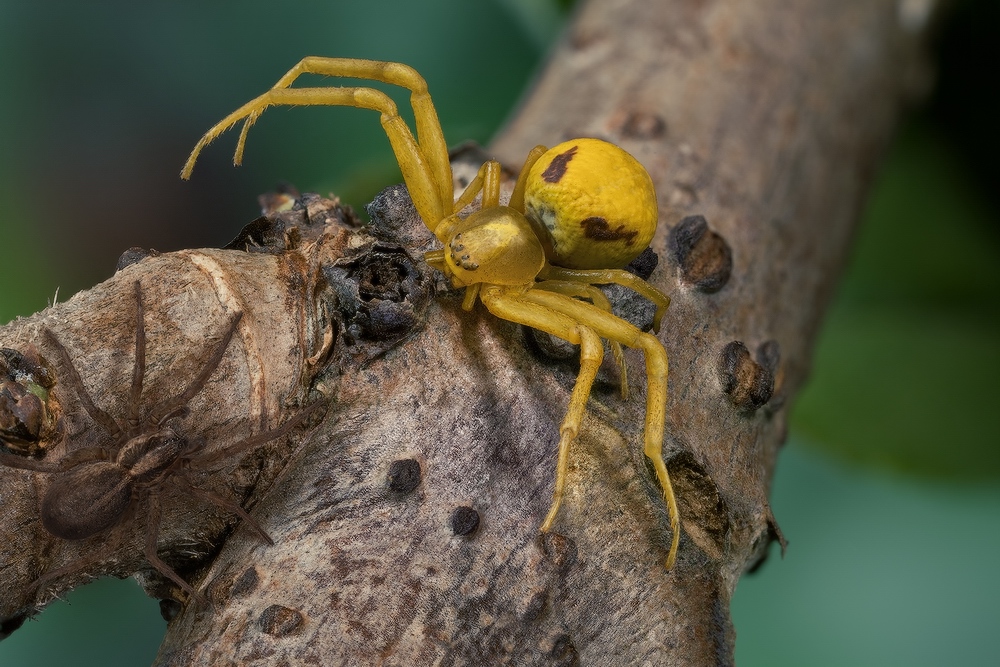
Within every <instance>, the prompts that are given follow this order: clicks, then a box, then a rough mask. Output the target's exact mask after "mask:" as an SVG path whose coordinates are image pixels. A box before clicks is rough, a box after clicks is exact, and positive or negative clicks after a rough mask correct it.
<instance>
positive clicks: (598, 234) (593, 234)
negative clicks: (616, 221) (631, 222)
mask: <svg viewBox="0 0 1000 667" xmlns="http://www.w3.org/2000/svg"><path fill="white" fill-rule="evenodd" d="M580 226H581V227H583V235H584V236H586V237H587V238H588V239H593V240H595V241H625V245H632V242H633V241H635V237H636V236H638V234H639V232H638V231H636V230H634V229H632V230H629V231H625V225H618V227H616V228H615V229H611V225H609V224H608V221H607V220H605V219H604V218H602V217H600V216H593V217H590V218H587V219H585V220H582V221H580Z"/></svg>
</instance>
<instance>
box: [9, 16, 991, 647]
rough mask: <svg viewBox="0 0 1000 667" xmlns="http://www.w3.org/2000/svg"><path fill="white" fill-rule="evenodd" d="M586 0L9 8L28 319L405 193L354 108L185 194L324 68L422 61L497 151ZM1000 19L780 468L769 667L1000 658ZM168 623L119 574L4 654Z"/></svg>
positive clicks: (74, 599) (758, 633) (960, 76)
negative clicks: (996, 42)
mask: <svg viewBox="0 0 1000 667" xmlns="http://www.w3.org/2000/svg"><path fill="white" fill-rule="evenodd" d="M566 4H568V3H565V2H554V1H548V0H546V1H543V0H537V1H533V0H495V1H493V2H479V3H469V2H459V1H457V0H453V1H446V0H434V1H431V2H422V3H419V4H418V3H409V2H389V1H387V0H369V1H368V2H366V3H364V6H363V8H362V7H361V3H348V2H325V3H321V2H307V1H305V0H295V1H293V2H286V3H283V4H282V5H281V9H280V10H279V9H278V8H277V7H278V4H277V3H273V2H271V3H269V2H262V1H260V0H249V1H248V0H245V1H244V2H240V3H235V2H206V0H199V1H198V2H195V1H193V0H183V1H176V0H175V1H173V2H159V1H158V2H145V3H135V2H124V1H122V0H118V1H114V2H100V3H71V2H54V1H50V2H45V3H40V2H29V0H0V95H2V100H3V103H2V104H0V239H2V241H0V285H2V286H3V287H0V322H6V321H8V320H10V319H12V318H13V317H15V316H16V315H26V314H29V313H32V312H35V311H38V310H41V309H42V308H44V307H45V306H46V305H47V303H48V302H49V301H51V299H52V298H53V296H54V295H55V294H56V292H57V289H58V294H59V296H58V298H59V299H60V300H64V299H65V298H67V297H68V296H70V295H71V294H73V293H74V292H76V291H78V290H80V289H84V288H86V287H88V286H91V285H93V284H94V283H96V282H99V281H101V280H103V279H105V278H107V277H108V276H110V275H111V273H112V272H113V270H114V265H115V262H116V260H117V258H118V255H119V254H120V253H121V252H122V251H123V250H125V249H126V248H128V247H130V246H143V247H154V248H157V249H158V250H162V251H169V250H175V249H178V248H183V247H198V246H219V245H221V244H224V243H226V242H227V241H229V240H230V239H231V238H232V237H233V236H234V235H235V234H236V233H237V231H239V229H240V228H241V227H242V225H243V224H244V223H246V222H247V221H249V220H251V219H253V218H254V217H256V215H257V208H256V196H257V194H259V193H261V192H264V191H267V190H269V189H272V188H273V186H274V185H275V184H276V183H278V182H279V181H283V180H284V181H289V182H292V183H295V184H296V185H297V186H298V187H299V188H300V189H302V190H304V191H306V190H309V191H318V192H322V193H326V192H336V193H338V194H340V195H341V196H342V197H343V198H344V199H345V200H346V201H349V202H353V203H355V204H361V203H363V202H365V201H367V198H368V197H369V196H370V195H371V194H373V193H374V192H376V191H377V190H378V189H379V188H380V187H381V186H383V185H385V184H388V183H392V182H396V181H398V180H399V175H398V171H397V170H396V168H395V165H394V162H393V159H392V156H391V153H390V151H389V148H388V143H387V142H386V140H385V138H384V135H383V134H382V131H381V128H380V126H379V124H378V122H377V118H376V117H375V116H374V114H372V113H371V112H366V111H359V110H353V109H341V110H338V111H336V113H335V114H334V113H331V112H330V111H329V110H323V109H276V110H272V111H269V112H268V114H267V115H266V116H265V118H264V120H263V121H262V122H260V123H258V125H257V126H256V127H255V128H254V131H253V132H252V133H251V135H250V140H249V145H248V150H247V159H246V164H247V166H246V167H244V168H242V169H239V170H237V169H233V168H232V167H231V166H230V158H231V150H232V147H233V145H234V142H235V136H227V137H224V138H223V139H222V140H221V141H220V142H219V143H218V144H216V145H213V146H212V147H211V148H210V149H209V150H208V151H207V152H206V153H205V154H204V156H203V157H202V159H201V161H200V162H199V164H198V167H197V168H196V170H195V173H194V178H193V180H192V181H191V182H190V183H184V182H181V181H180V180H179V179H178V178H177V173H178V171H179V169H180V166H181V164H182V163H183V161H184V159H185V157H186V155H187V151H188V150H189V149H190V148H191V146H192V145H193V143H194V142H195V141H196V140H197V138H198V137H199V136H200V135H201V133H202V132H204V131H205V130H206V129H207V128H208V127H209V126H210V125H211V124H212V123H214V122H215V121H217V120H218V119H219V118H221V117H222V116H223V115H225V114H226V113H228V112H229V111H231V110H232V109H233V108H235V106H236V105H238V104H240V103H242V102H244V101H245V100H248V99H250V98H251V97H253V96H256V95H257V94H259V93H261V92H263V90H264V89H265V88H266V87H267V86H269V85H270V84H271V83H272V82H273V81H275V80H276V79H277V78H278V77H279V76H280V75H281V74H283V73H284V72H285V71H286V70H287V69H288V68H289V67H290V66H291V65H292V64H294V63H295V62H297V61H298V60H299V59H300V58H301V57H302V56H304V55H311V54H315V55H350V56H357V57H369V58H379V59H390V60H400V61H404V62H407V63H409V64H411V65H414V66H415V67H416V68H417V69H418V70H419V71H420V72H421V73H423V74H424V75H425V76H426V78H427V79H428V80H429V82H430V84H431V89H432V91H433V93H434V97H435V100H436V102H437V104H438V108H439V112H440V115H441V119H442V124H443V125H444V130H445V134H446V136H448V137H449V138H450V139H451V140H452V141H453V142H457V141H461V140H464V139H475V140H477V141H479V142H482V143H485V142H486V141H488V139H489V137H490V135H491V134H492V133H493V132H494V131H495V129H496V128H497V127H498V126H499V124H500V123H501V122H502V121H503V119H504V118H505V117H506V116H507V114H508V113H509V112H510V110H511V108H512V105H513V104H514V103H515V102H516V100H517V99H518V97H519V95H520V94H521V92H522V90H523V88H524V86H525V84H526V82H527V81H529V79H530V77H531V75H532V73H533V72H534V71H535V69H536V67H537V66H538V64H539V62H540V60H541V59H542V58H543V56H544V54H545V52H546V50H547V48H548V47H549V45H550V44H551V43H552V41H553V40H554V39H555V37H556V36H557V34H558V31H559V29H560V26H561V24H562V21H563V20H564V18H565V5H566ZM998 20H1000V3H996V2H995V1H994V0H969V1H967V2H960V3H958V4H957V6H956V8H955V11H954V12H953V15H952V19H951V20H950V21H949V22H948V24H947V25H946V26H945V29H944V30H943V32H942V35H941V39H940V41H939V48H938V63H939V80H938V85H937V87H936V90H935V92H934V94H933V96H932V97H931V98H930V99H929V100H928V101H927V103H926V104H924V105H923V106H922V107H921V108H920V109H917V110H915V111H914V112H913V113H912V114H911V115H910V117H909V118H908V119H907V120H906V122H905V123H904V124H903V126H902V128H901V131H900V133H899V136H898V137H897V140H896V142H895V143H894V145H893V147H892V149H891V150H890V152H889V154H888V156H887V159H886V162H885V167H884V169H883V171H882V173H881V175H880V177H879V179H878V182H877V183H876V184H875V188H874V190H873V192H872V197H871V200H870V202H869V206H868V207H867V211H866V214H865V221H864V225H863V227H862V228H861V230H860V232H859V236H858V245H857V248H856V250H855V252H854V256H853V260H852V263H851V266H850V268H849V272H848V275H847V277H846V279H845V281H844V283H843V286H842V289H841V290H840V293H839V296H838V299H837V301H836V303H835V305H834V307H833V309H832V311H831V313H830V315H829V317H828V320H827V325H826V327H825V329H824V333H823V335H822V338H821V340H820V342H819V346H818V349H817V353H816V359H815V372H814V376H813V381H812V383H811V384H810V386H809V388H808V389H807V390H806V392H805V393H804V394H803V395H802V397H801V399H800V400H799V401H798V402H797V405H796V409H795V414H794V418H793V429H792V437H791V440H790V444H789V445H788V447H787V448H786V451H785V452H784V453H783V454H782V457H781V460H780V462H779V466H778V473H777V478H776V480H775V485H774V493H773V504H774V511H775V515H776V516H777V518H778V521H779V522H780V524H781V526H782V528H783V530H784V531H785V534H786V536H787V537H788V538H789V541H790V546H789V551H788V554H787V556H786V557H785V559H784V560H779V559H778V558H777V556H776V554H772V555H774V558H773V559H772V560H771V561H770V562H768V563H767V564H766V565H765V567H763V568H762V569H761V570H760V571H759V572H757V573H756V574H754V575H751V576H747V577H745V578H744V579H743V581H742V582H741V583H740V586H739V588H738V590H737V592H736V597H735V599H734V601H733V614H734V618H735V622H736V629H737V633H738V641H737V660H738V662H739V663H740V664H741V665H743V666H746V665H817V666H822V665H831V666H832V665H886V664H905V665H942V664H949V665H950V664H963V665H964V664H997V660H998V659H997V658H996V657H995V654H996V649H995V646H994V644H995V638H994V635H995V632H996V629H997V628H998V627H1000V613H998V612H997V610H996V606H997V605H996V601H997V599H998V598H1000V577H997V576H996V574H995V572H994V570H995V567H996V559H997V556H996V554H997V553H998V552H1000V483H998V480H1000V447H998V446H997V445H1000V438H997V437H996V436H995V435H993V428H992V427H993V425H992V423H991V420H990V417H989V415H990V414H991V407H992V404H993V402H994V401H995V400H996V397H997V392H996V391H995V390H994V389H993V385H994V382H995V379H996V378H997V377H998V375H1000V352H998V350H1000V346H998V344H997V343H998V342H1000V336H998V333H1000V296H998V295H1000V270H998V260H1000V168H998V160H997V158H996V156H997V154H998V150H1000V132H998V130H997V126H996V119H997V118H1000V113H998V112H1000V95H998V93H1000V77H998V76H997V75H996V73H995V72H994V71H991V68H992V67H995V65H996V63H998V62H1000V59H998V58H997V48H996V47H995V46H993V45H992V41H993V39H994V35H995V33H996V32H997V27H998V25H1000V23H998ZM334 116H336V117H335V118H334ZM342 155H343V156H349V157H348V158H346V159H344V160H343V161H342V160H341V158H340V156H342ZM361 156H366V157H361ZM164 628H165V624H164V622H163V621H162V620H161V619H160V617H159V613H158V607H157V603H156V601H154V600H149V599H146V598H145V597H144V596H143V595H142V594H141V592H140V591H139V589H138V587H137V586H136V585H135V584H134V582H132V581H131V580H126V581H116V580H102V581H99V582H96V583H94V584H91V585H89V586H86V587H84V588H82V589H78V590H77V591H75V592H74V593H72V594H70V595H69V596H68V597H67V601H66V602H60V603H56V604H53V605H52V606H51V607H49V608H48V609H47V610H46V611H45V612H44V613H43V614H41V615H40V616H39V617H38V618H37V619H35V620H34V621H30V622H28V623H26V624H25V626H24V627H23V628H22V629H20V630H19V631H17V632H16V633H14V635H13V636H12V637H11V638H9V639H7V640H6V641H4V642H2V643H0V666H2V667H7V666H18V667H21V666H24V667H29V666H34V665H53V664H74V665H102V666H106V665H124V666H130V665H146V664H149V663H150V662H151V661H152V659H153V657H154V656H155V654H156V650H157V646H158V644H159V641H160V639H161V638H162V636H163V632H164Z"/></svg>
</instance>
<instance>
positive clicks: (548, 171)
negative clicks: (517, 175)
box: [542, 146, 577, 183]
mask: <svg viewBox="0 0 1000 667" xmlns="http://www.w3.org/2000/svg"><path fill="white" fill-rule="evenodd" d="M576 148H577V147H576V146H573V147H572V148H570V149H569V150H568V151H566V152H565V153H560V154H559V155H557V156H555V157H554V158H552V162H550V163H549V166H548V167H546V168H545V171H543V172H542V180H543V181H545V182H546V183H558V182H559V181H560V180H562V177H563V176H565V175H566V166H567V165H568V164H569V161H570V160H572V159H573V156H574V155H576Z"/></svg>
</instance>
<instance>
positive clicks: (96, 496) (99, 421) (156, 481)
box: [0, 281, 319, 596]
mask: <svg viewBox="0 0 1000 667" xmlns="http://www.w3.org/2000/svg"><path fill="white" fill-rule="evenodd" d="M134 292H135V309H136V316H135V362H134V366H133V370H132V380H131V386H130V388H129V393H128V400H127V414H126V415H124V416H123V417H119V418H115V417H112V416H111V414H109V413H108V412H105V411H104V410H103V409H102V408H100V407H98V406H97V405H96V404H95V403H94V400H93V399H92V398H91V396H90V393H89V392H88V391H87V389H86V387H85V386H84V384H83V381H82V380H81V378H80V374H79V372H78V371H77V370H76V366H75V365H74V363H73V360H72V359H71V357H70V354H69V351H68V350H67V349H66V347H65V346H64V345H63V344H62V343H61V342H60V341H59V339H58V338H56V336H55V334H54V333H52V332H51V331H50V330H48V329H43V333H44V337H45V341H46V343H47V345H48V346H49V347H50V348H51V349H52V350H53V351H54V353H55V354H54V358H55V359H56V361H57V362H58V367H59V368H58V370H59V371H60V377H59V381H60V384H62V385H63V386H65V387H67V388H69V389H71V390H72V391H73V392H74V393H75V394H76V397H77V399H78V400H79V402H80V405H81V406H82V407H83V409H84V411H85V412H86V413H87V415H89V417H90V419H92V420H93V422H94V424H95V425H96V427H97V428H98V429H99V430H101V431H103V432H104V435H103V437H102V438H101V439H100V441H99V443H98V444H95V445H92V446H86V447H78V448H75V449H73V448H72V443H70V446H71V448H70V449H69V451H68V452H67V453H66V454H65V455H64V456H63V457H62V458H60V459H59V460H57V461H48V460H38V459H34V458H29V457H25V456H18V455H16V454H10V453H6V452H3V451H0V465H5V466H8V467H11V468H20V469H23V470H33V471H36V472H41V473H48V474H49V475H51V477H50V479H49V481H48V486H47V488H46V490H45V493H44V495H43V496H42V501H41V507H40V512H39V515H40V519H41V524H42V527H43V528H44V529H45V530H46V531H47V532H48V533H50V534H51V535H53V536H54V537H57V538H61V539H65V540H86V539H90V538H95V537H98V536H103V537H102V542H101V543H100V544H95V547H94V551H93V552H92V553H90V554H88V560H89V561H92V562H95V563H96V562H99V561H100V560H102V559H103V558H105V557H107V556H109V555H110V554H111V551H112V550H113V548H115V547H116V546H117V544H116V540H114V539H109V538H108V537H107V535H106V534H107V533H108V532H109V531H110V530H111V529H112V528H114V527H115V526H119V525H124V524H125V523H126V522H127V521H128V520H129V519H130V518H132V517H133V516H136V514H137V512H136V510H137V509H138V508H140V507H145V508H146V514H145V517H143V516H142V515H141V514H140V515H138V516H139V518H140V519H142V518H144V519H145V527H146V541H145V555H146V559H147V561H149V564H150V565H152V566H153V567H154V568H155V569H156V570H158V571H159V572H160V573H161V574H163V575H164V576H165V577H167V578H168V579H170V580H171V581H173V582H174V583H175V584H177V586H178V587H180V588H181V589H182V590H184V591H186V592H187V593H188V594H189V595H192V596H197V594H196V593H195V591H194V589H193V588H192V587H191V585H190V584H188V583H187V582H186V581H184V579H183V578H181V577H180V575H178V574H177V573H176V572H174V570H173V569H172V568H171V567H170V566H169V565H167V564H166V563H165V562H164V561H163V560H162V559H161V558H160V557H159V556H158V555H157V536H158V535H159V529H160V492H161V491H162V490H163V489H164V487H165V485H167V484H174V485H176V486H177V487H178V488H180V489H182V490H183V491H184V492H185V493H187V494H190V495H191V496H193V497H195V498H198V499H200V500H202V501H207V502H211V503H214V504H216V505H218V506H219V507H222V508H223V509H226V510H227V511H229V512H232V513H233V514H236V515H237V516H239V517H240V518H242V519H243V521H244V522H245V524H246V525H247V526H248V527H249V528H250V529H251V530H253V532H254V533H256V534H257V535H258V537H260V538H261V539H262V540H264V541H266V542H268V543H271V539H270V538H269V537H268V536H267V534H266V533H265V532H264V531H263V529H261V528H260V526H258V525H257V523H256V522H255V521H254V520H253V519H252V518H251V517H250V515H249V514H247V512H246V511H245V510H244V509H243V508H242V507H241V506H240V505H239V504H238V503H236V502H234V501H232V500H229V499H227V498H224V497H222V496H219V495H216V494H215V493H212V492H209V491H206V490H204V489H201V488H198V487H197V486H196V485H195V484H194V483H193V480H192V479H191V477H190V473H192V472H195V471H199V470H211V469H213V468H218V467H220V466H222V465H226V464H227V463H229V462H230V461H232V460H233V459H234V457H236V456H238V455H239V454H240V453H242V452H245V451H247V450H249V449H250V448H252V447H256V446H258V445H261V444H263V443H265V442H268V441H270V440H273V439H274V438H278V437H280V436H282V435H285V434H286V433H288V432H289V431H291V430H292V428H294V427H295V426H296V425H298V424H299V423H300V422H301V421H302V420H303V418H304V417H305V416H306V415H307V414H309V413H310V412H311V411H312V410H313V409H314V408H315V407H317V406H318V405H319V403H315V404H313V405H311V406H309V407H308V408H306V409H305V410H302V411H300V412H299V413H298V414H296V415H295V416H293V417H292V418H291V419H289V420H287V421H286V422H285V423H284V424H283V425H281V426H280V427H278V428H276V429H273V430H270V431H265V432H263V433H258V434H256V435H254V436H251V437H248V438H245V439H243V440H241V441H239V442H236V443H233V444H229V445H226V446H224V447H219V448H216V449H209V448H206V447H204V446H203V445H202V444H201V443H200V442H199V441H197V440H193V439H191V440H189V439H188V438H186V437H185V436H184V424H183V419H184V417H186V416H187V414H188V404H189V403H190V402H191V399H193V398H194V397H195V396H196V395H197V394H198V393H199V392H201V390H202V389H203V388H204V387H205V385H206V383H207V382H208V380H209V378H210V377H211V376H212V374H213V373H214V372H215V370H216V368H218V366H219V364H220V363H221V361H222V359H223V356H224V355H225V353H226V350H227V349H228V348H229V344H230V342H231V341H232V339H233V336H234V334H235V333H236V331H237V327H238V326H239V324H240V320H241V317H242V313H236V314H235V315H233V316H232V317H231V318H230V320H229V324H228V325H227V326H226V329H225V331H224V332H223V335H222V339H221V340H220V341H219V342H218V343H217V344H216V345H215V347H214V349H212V351H211V353H210V355H209V356H208V358H207V359H206V360H205V361H204V363H203V364H202V365H201V370H200V371H199V373H198V374H197V375H196V376H195V377H194V378H192V379H191V380H190V381H189V382H188V384H187V386H186V387H184V388H183V390H182V391H181V392H180V393H179V394H177V395H176V396H172V397H166V398H162V399H161V400H158V401H155V402H153V403H152V404H151V405H146V406H144V405H143V400H142V399H143V381H144V378H145V375H146V329H145V324H144V311H143V305H142V290H141V288H140V285H139V283H138V281H137V282H135V283H134ZM64 398H65V397H64ZM80 566H81V563H73V564H71V565H67V566H64V567H60V568H56V569H53V570H49V571H48V572H45V573H44V574H42V576H41V577H40V578H39V579H38V580H37V581H36V582H35V584H34V588H35V589H36V590H39V589H43V588H44V587H45V585H46V584H47V583H49V582H51V581H53V580H55V579H56V578H58V577H60V576H62V575H65V574H68V573H70V572H73V571H77V570H79V569H80Z"/></svg>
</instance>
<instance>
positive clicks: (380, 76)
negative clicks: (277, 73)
mask: <svg viewBox="0 0 1000 667" xmlns="http://www.w3.org/2000/svg"><path fill="white" fill-rule="evenodd" d="M306 73H311V74H321V75H327V76H344V77H352V78H363V79H371V80H374V81H381V82H384V83H389V84H394V85H398V86H402V87H404V88H407V89H409V90H410V92H411V95H410V104H411V106H412V108H413V114H414V118H415V121H416V126H417V136H418V137H419V142H418V141H417V140H416V139H414V137H413V134H412V133H411V132H410V129H409V128H408V127H407V125H406V123H405V122H404V121H403V119H402V118H401V117H400V115H399V112H398V111H397V109H396V104H395V103H394V102H393V101H392V99H390V98H389V96H388V95H386V94H385V93H383V92H381V91H379V90H375V89H374V88H366V87H353V88H346V87H344V88H341V87H332V88H288V86H290V85H291V84H292V83H293V82H294V81H295V79H297V78H298V77H299V76H300V75H302V74H306ZM274 105H284V106H349V107H357V108H362V109H371V110H373V111H378V112H380V113H381V114H382V127H383V129H384V130H385V133H386V135H387V136H388V138H389V143H390V145H391V146H392V150H393V152H394V153H395V156H396V161H397V162H398V163H399V168H400V171H401V172H402V174H403V180H404V181H405V182H406V187H407V189H408V190H409V192H410V198H411V199H412V200H413V204H414V206H415V207H416V209H417V212H418V213H419V214H420V217H421V218H423V220H424V222H425V223H426V224H427V225H428V227H430V228H431V229H432V230H433V228H434V226H435V225H437V223H438V222H439V221H440V220H441V219H442V218H444V217H445V216H446V215H448V214H449V213H450V212H451V204H452V199H453V193H452V180H451V164H450V162H449V161H448V149H447V145H446V144H445V140H444V134H443V132H442V131H441V124H440V122H439V120H438V117H437V111H436V110H435V109H434V104H433V102H432V101H431V97H430V94H429V93H428V92H427V84H426V82H425V81H424V79H423V77H421V76H420V74H418V73H417V72H416V70H414V69H413V68H411V67H409V66H407V65H403V64H401V63H391V62H381V61H375V60H358V59H352V58H318V57H310V58H305V59H303V60H302V61H301V62H299V64H298V65H296V66H295V67H293V68H292V69H291V70H289V72H288V73H287V74H285V76H283V77H282V78H281V79H279V80H278V82H277V83H276V84H275V86H274V87H273V88H272V89H271V90H269V91H268V92H266V93H264V94H263V95H261V96H259V97H257V98H256V99H254V100H251V101H250V102H248V103H247V104H244V105H243V106H242V107H240V108H239V109H237V110H236V111H234V112H233V113H231V114H229V115H228V116H226V117H225V118H223V119H222V120H221V121H219V122H218V123H216V124H215V125H214V126H213V127H212V128H211V129H209V131H208V132H206V133H205V135H204V136H203V137H202V138H201V139H200V140H199V141H198V143H197V144H196V145H195V147H194V150H193V151H191V156H190V157H189V158H188V160H187V162H186V163H185V164H184V168H183V169H182V170H181V178H184V179H187V178H190V176H191V171H192V170H193V169H194V164H195V162H196V161H197V159H198V155H199V154H200V153H201V151H202V149H203V148H205V146H207V145H208V144H209V143H211V142H212V141H213V140H214V139H215V138H216V137H218V136H219V135H220V134H222V133H223V132H225V131H226V130H228V129H229V128H230V127H232V126H233V125H235V124H236V123H238V122H239V121H241V120H243V121H245V122H244V126H243V130H242V131H241V133H240V138H239V141H238V142H237V146H236V155H235V162H236V164H239V163H240V161H241V160H242V157H243V145H244V142H245V141H246V136H247V132H248V131H249V129H250V127H251V126H252V125H253V123H254V122H255V121H256V119H257V118H258V117H259V116H260V114H261V113H263V112H264V110H265V109H267V107H269V106H274Z"/></svg>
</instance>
